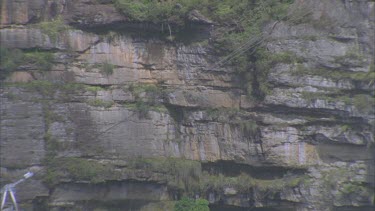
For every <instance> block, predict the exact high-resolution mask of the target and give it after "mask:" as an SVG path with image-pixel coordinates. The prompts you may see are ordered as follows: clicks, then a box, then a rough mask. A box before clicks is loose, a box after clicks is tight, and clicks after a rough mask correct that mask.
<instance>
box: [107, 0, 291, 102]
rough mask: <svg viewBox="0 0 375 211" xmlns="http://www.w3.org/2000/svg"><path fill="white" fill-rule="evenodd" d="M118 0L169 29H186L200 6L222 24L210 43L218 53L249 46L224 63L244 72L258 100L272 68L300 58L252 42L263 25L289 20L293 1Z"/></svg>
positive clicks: (138, 16) (130, 12) (129, 11)
mask: <svg viewBox="0 0 375 211" xmlns="http://www.w3.org/2000/svg"><path fill="white" fill-rule="evenodd" d="M114 2H115V6H116V7H117V8H118V9H119V10H120V11H122V12H123V13H124V14H125V15H126V16H128V17H129V18H131V19H132V20H135V21H142V22H153V23H155V24H160V28H164V27H165V28H167V26H168V27H171V26H172V27H174V28H177V29H178V28H182V27H183V26H184V25H185V20H186V16H187V13H188V12H189V11H192V10H193V9H198V10H199V12H201V13H202V14H203V15H204V16H206V17H208V18H209V19H211V20H213V21H215V22H216V23H217V26H218V27H215V33H213V34H214V36H213V37H212V38H213V39H212V41H210V44H212V45H213V47H214V50H215V51H216V52H217V54H218V55H222V56H225V55H226V54H227V52H234V51H235V50H238V49H239V48H241V47H246V49H247V51H244V52H242V53H241V54H238V55H236V56H235V57H233V58H231V59H228V58H226V57H224V58H223V59H225V60H223V61H225V62H223V63H222V64H220V65H231V66H232V67H234V68H235V69H236V70H237V71H238V72H239V73H240V78H242V79H244V80H243V89H244V90H246V92H247V93H248V96H249V97H251V98H254V99H257V100H261V99H263V98H264V96H265V95H266V94H267V93H269V88H270V87H269V85H268V83H267V75H268V72H269V71H268V70H269V68H271V67H272V66H273V65H274V64H276V63H277V62H278V61H281V62H288V63H289V62H295V58H296V57H295V56H294V55H293V54H290V52H285V53H281V54H278V55H273V54H270V53H267V51H266V50H265V49H264V48H258V46H259V44H260V43H261V42H257V44H250V43H249V40H251V39H253V38H256V37H258V38H261V37H263V36H264V35H262V30H263V29H262V28H263V27H264V25H265V24H266V23H270V22H271V21H279V20H287V19H288V18H289V17H288V16H287V10H288V8H289V6H290V5H291V3H293V0H267V1H264V0H254V1H247V0H237V1H233V0H173V1H150V0H135V1H134V0H115V1H114ZM164 24H167V26H165V25H164ZM165 31H167V30H165ZM174 31H176V29H175V30H174ZM169 33H171V32H170V31H169ZM254 52H255V54H254ZM215 68H217V67H215Z"/></svg>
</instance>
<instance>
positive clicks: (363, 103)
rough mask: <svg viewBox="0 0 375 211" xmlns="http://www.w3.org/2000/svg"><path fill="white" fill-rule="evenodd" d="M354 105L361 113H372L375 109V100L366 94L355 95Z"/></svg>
mask: <svg viewBox="0 0 375 211" xmlns="http://www.w3.org/2000/svg"><path fill="white" fill-rule="evenodd" d="M353 104H354V106H355V107H356V108H357V109H358V110H359V111H361V112H370V111H373V109H374V107H373V106H374V105H375V98H374V97H371V96H369V95H364V94H360V95H355V96H354V98H353Z"/></svg>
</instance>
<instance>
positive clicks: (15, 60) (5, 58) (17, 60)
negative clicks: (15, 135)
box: [0, 47, 24, 79]
mask: <svg viewBox="0 0 375 211" xmlns="http://www.w3.org/2000/svg"><path fill="white" fill-rule="evenodd" d="M23 57H24V54H23V52H22V51H21V50H19V49H7V48H3V47H0V70H1V71H0V79H3V78H5V77H6V75H7V74H9V73H10V72H11V71H14V70H16V69H17V67H18V66H20V64H22V63H23Z"/></svg>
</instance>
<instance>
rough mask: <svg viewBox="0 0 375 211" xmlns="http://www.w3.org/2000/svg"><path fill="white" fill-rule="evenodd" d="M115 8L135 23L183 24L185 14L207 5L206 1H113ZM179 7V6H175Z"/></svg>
mask: <svg viewBox="0 0 375 211" xmlns="http://www.w3.org/2000/svg"><path fill="white" fill-rule="evenodd" d="M114 2H115V6H116V7H117V8H118V9H119V10H120V11H122V12H123V13H124V14H125V15H126V16H128V17H129V18H131V19H132V20H135V21H148V22H154V23H163V22H164V23H174V24H183V20H184V18H185V16H186V13H187V12H189V11H190V10H192V9H196V8H199V7H201V6H202V5H206V4H207V2H208V1H207V0H175V1H150V0H135V1H134V0H115V1H114ZM177 5H180V6H177Z"/></svg>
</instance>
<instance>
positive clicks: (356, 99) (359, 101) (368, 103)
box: [302, 92, 375, 113]
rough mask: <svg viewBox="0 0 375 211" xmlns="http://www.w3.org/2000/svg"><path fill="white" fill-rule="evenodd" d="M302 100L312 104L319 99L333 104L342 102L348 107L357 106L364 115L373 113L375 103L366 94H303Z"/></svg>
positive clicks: (372, 98)
mask: <svg viewBox="0 0 375 211" xmlns="http://www.w3.org/2000/svg"><path fill="white" fill-rule="evenodd" d="M302 98H303V99H305V100H308V101H310V102H312V101H313V100H317V99H321V100H326V101H328V102H332V103H334V102H337V101H342V102H344V103H345V104H346V105H353V106H355V107H356V108H357V109H358V110H359V111H360V112H364V113H367V112H371V111H372V109H373V107H372V106H373V105H374V103H375V99H374V97H372V96H369V95H365V94H358V95H353V96H348V95H345V93H333V94H329V95H327V94H322V93H315V92H302Z"/></svg>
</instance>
